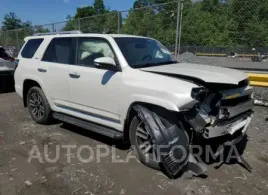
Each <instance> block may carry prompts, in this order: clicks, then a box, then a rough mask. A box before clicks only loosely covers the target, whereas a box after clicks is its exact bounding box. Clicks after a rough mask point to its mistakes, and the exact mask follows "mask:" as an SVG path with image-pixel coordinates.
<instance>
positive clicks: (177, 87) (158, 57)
mask: <svg viewBox="0 0 268 195" xmlns="http://www.w3.org/2000/svg"><path fill="white" fill-rule="evenodd" d="M18 59H19V64H18V67H17V69H16V71H15V88H16V92H17V93H18V94H19V95H20V96H21V97H22V98H23V103H24V106H25V107H28V109H29V113H30V115H31V117H32V119H33V120H34V121H36V122H37V123H40V124H47V123H49V122H51V120H52V119H57V120H60V121H63V122H67V123H71V124H74V125H77V126H80V127H82V128H85V129H87V130H90V131H93V132H97V133H99V134H102V135H104V136H108V137H110V138H114V139H120V140H121V139H122V140H124V141H125V142H128V143H130V144H131V146H132V147H133V148H134V150H135V152H136V155H137V158H138V159H139V160H140V161H141V162H142V163H144V164H146V165H147V166H150V167H152V168H155V169H159V168H161V169H162V168H163V170H164V171H165V173H166V174H167V175H168V176H170V177H175V176H176V175H178V174H179V173H181V172H182V171H183V170H186V169H185V167H189V163H191V162H195V161H194V160H193V158H192V157H191V155H190V154H191V152H190V147H191V144H192V141H193V140H194V139H195V138H198V139H199V140H200V139H201V140H202V142H203V143H206V142H207V141H209V140H211V139H215V138H217V139H218V138H222V140H225V141H224V142H223V144H226V143H228V144H230V143H231V144H235V143H237V142H239V141H240V140H241V138H242V137H243V136H244V135H245V133H246V130H247V127H248V125H249V123H250V120H251V117H252V107H253V98H252V88H251V87H250V86H249V82H248V77H247V75H246V74H244V73H243V72H240V71H237V70H233V69H227V68H220V67H215V66H206V65H199V64H186V63H179V62H177V60H176V59H175V58H174V57H173V56H172V54H171V53H170V52H169V51H168V50H167V48H166V47H164V46H163V45H162V44H161V43H160V42H159V41H157V40H155V39H151V38H146V37H140V36H131V35H119V34H117V35H112V34H83V33H80V32H79V31H72V32H62V33H51V34H49V33H48V34H36V35H34V36H31V37H27V38H25V44H24V46H23V48H22V50H21V52H20V54H19V57H18ZM162 145H164V146H165V147H162V149H160V150H159V151H160V152H157V151H156V149H157V147H158V146H162ZM176 146H181V147H176ZM174 147H175V149H174ZM172 148H173V150H172ZM182 149H184V150H182ZM183 154H186V157H185V158H184V159H182V160H180V161H175V160H174V158H175V159H180V158H181V157H182V156H183ZM184 156H185V155H184ZM155 157H157V158H155ZM196 164H198V162H196ZM189 169H190V168H189ZM196 171H197V172H200V171H198V169H196Z"/></svg>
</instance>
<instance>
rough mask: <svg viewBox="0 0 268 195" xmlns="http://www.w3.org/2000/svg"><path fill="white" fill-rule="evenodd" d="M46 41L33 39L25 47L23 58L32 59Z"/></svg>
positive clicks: (22, 53)
mask: <svg viewBox="0 0 268 195" xmlns="http://www.w3.org/2000/svg"><path fill="white" fill-rule="evenodd" d="M43 40H44V39H31V40H29V41H28V42H27V43H26V45H25V46H24V48H23V50H22V52H21V56H22V57H23V58H32V57H33V56H34V54H35V52H36V51H37V49H38V47H39V46H40V45H41V43H42V42H43Z"/></svg>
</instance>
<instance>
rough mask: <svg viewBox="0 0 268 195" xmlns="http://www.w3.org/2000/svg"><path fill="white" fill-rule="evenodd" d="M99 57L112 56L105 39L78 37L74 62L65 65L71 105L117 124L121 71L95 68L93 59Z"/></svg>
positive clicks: (107, 122) (97, 119)
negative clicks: (67, 67) (67, 71)
mask: <svg viewBox="0 0 268 195" xmlns="http://www.w3.org/2000/svg"><path fill="white" fill-rule="evenodd" d="M100 57H111V58H115V54H114V52H113V50H112V48H111V46H110V44H109V42H108V41H107V40H106V39H104V38H92V37H85V38H84V37H81V38H78V43H77V57H76V58H77V60H76V65H71V66H70V69H69V74H70V77H69V84H70V85H69V89H70V99H71V107H72V108H73V109H74V110H75V111H76V112H77V113H79V116H82V115H83V116H87V117H88V119H90V120H92V121H93V122H97V123H101V124H104V125H105V124H109V126H113V125H112V124H114V127H115V128H117V127H118V125H119V124H120V120H119V119H120V117H119V102H120V98H121V97H120V95H119V94H120V83H121V72H119V71H118V72H116V71H112V70H107V69H106V70H105V69H98V68H96V67H95V66H94V60H95V59H96V58H100ZM81 114H82V115H81ZM116 124H117V125H116Z"/></svg>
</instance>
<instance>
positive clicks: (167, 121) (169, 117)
mask: <svg viewBox="0 0 268 195" xmlns="http://www.w3.org/2000/svg"><path fill="white" fill-rule="evenodd" d="M153 112H154V113H155V114H157V115H158V116H159V118H160V120H161V122H162V123H163V125H164V126H165V127H170V126H172V125H173V124H175V121H178V119H177V117H176V116H175V115H173V114H171V113H169V112H168V111H166V110H164V109H162V108H160V109H159V108H155V109H154V110H153ZM158 113H161V114H158ZM141 123H142V121H141V119H140V118H139V117H138V116H137V115H136V116H134V117H133V119H132V121H131V123H130V127H129V140H130V144H131V147H132V149H133V150H134V153H135V155H136V157H137V159H138V160H139V161H140V162H141V163H143V164H144V165H146V166H148V167H150V168H153V169H156V170H161V166H160V164H159V163H160V162H158V161H156V159H157V158H148V157H146V156H145V155H144V154H143V152H142V151H141V150H140V148H139V144H138V140H137V134H136V132H137V130H138V127H139V125H140V124H141ZM144 130H145V129H144ZM154 157H156V154H155V156H154Z"/></svg>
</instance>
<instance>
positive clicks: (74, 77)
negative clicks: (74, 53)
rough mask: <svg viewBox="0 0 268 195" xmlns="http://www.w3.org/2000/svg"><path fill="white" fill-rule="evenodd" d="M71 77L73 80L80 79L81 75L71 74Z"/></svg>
mask: <svg viewBox="0 0 268 195" xmlns="http://www.w3.org/2000/svg"><path fill="white" fill-rule="evenodd" d="M69 76H70V77H71V78H73V79H78V78H80V75H79V74H78V73H70V74H69Z"/></svg>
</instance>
